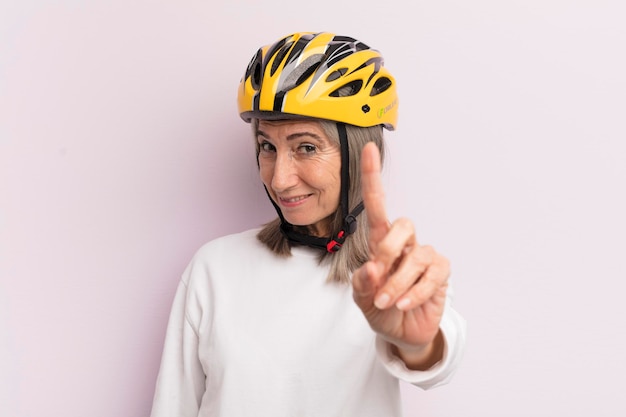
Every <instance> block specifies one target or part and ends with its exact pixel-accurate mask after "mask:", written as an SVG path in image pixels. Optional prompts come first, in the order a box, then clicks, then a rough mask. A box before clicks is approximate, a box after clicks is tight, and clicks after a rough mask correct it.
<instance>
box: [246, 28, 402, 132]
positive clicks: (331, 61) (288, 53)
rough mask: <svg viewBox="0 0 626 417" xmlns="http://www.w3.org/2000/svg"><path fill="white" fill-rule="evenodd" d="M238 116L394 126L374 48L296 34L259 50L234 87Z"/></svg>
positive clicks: (387, 77) (388, 84) (393, 99)
mask: <svg viewBox="0 0 626 417" xmlns="http://www.w3.org/2000/svg"><path fill="white" fill-rule="evenodd" d="M237 102H238V106H239V114H240V116H241V118H242V119H243V120H245V121H246V122H250V120H251V119H252V118H260V119H281V118H282V119H284V118H289V117H312V118H317V119H326V120H332V121H336V122H343V123H347V124H351V125H355V126H360V127H370V126H377V125H383V126H384V127H386V128H387V129H389V130H393V129H395V127H396V122H397V118H398V96H397V92H396V82H395V79H394V78H393V76H392V75H391V74H390V73H389V72H388V71H387V69H386V68H384V66H383V57H382V55H381V54H380V53H379V52H378V51H377V50H375V49H371V48H370V47H369V46H367V45H365V44H364V43H362V42H360V41H358V40H356V39H353V38H351V37H348V36H338V35H335V34H332V33H326V32H322V33H313V32H300V33H294V34H292V35H289V36H286V37H284V38H282V39H280V40H279V41H278V42H276V43H274V44H272V45H267V46H264V47H262V48H260V49H259V50H258V51H257V53H256V54H255V55H254V57H253V58H252V60H251V61H250V63H249V64H248V67H247V69H246V72H245V75H244V76H243V78H242V79H241V82H240V84H239V93H238V100H237Z"/></svg>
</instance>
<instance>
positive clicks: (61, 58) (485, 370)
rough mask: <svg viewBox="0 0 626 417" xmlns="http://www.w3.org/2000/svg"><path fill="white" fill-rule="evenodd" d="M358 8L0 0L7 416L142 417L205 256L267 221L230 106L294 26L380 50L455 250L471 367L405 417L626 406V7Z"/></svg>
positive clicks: (398, 145) (420, 175)
mask: <svg viewBox="0 0 626 417" xmlns="http://www.w3.org/2000/svg"><path fill="white" fill-rule="evenodd" d="M349 3H353V2H337V1H335V0H333V1H329V0H320V1H316V2H315V3H309V4H311V6H310V7H308V8H305V6H304V3H294V2H288V1H284V0H265V1H263V2H255V1H252V0H247V1H242V0H238V1H230V2H226V1H224V2H217V1H214V2H207V1H199V0H197V1H193V0H183V1H172V0H163V1H147V0H144V1H122V0H108V1H104V0H101V1H77V0H57V1H49V0H48V1H46V0H39V1H35V0H32V1H23V2H10V1H3V2H2V3H0V416H2V417H5V416H6V417H35V416H36V417H39V416H41V417H43V416H64V417H84V416H90V417H105V416H106V417H110V416H115V417H139V416H148V414H149V410H150V404H151V398H152V393H153V388H154V381H155V378H156V374H157V371H158V365H159V359H160V354H161V347H162V342H163V336H164V331H165V325H166V321H167V316H168V313H169V308H170V303H171V301H172V297H173V293H174V289H175V287H176V285H177V282H178V279H179V276H180V273H181V272H182V270H183V268H184V267H185V265H186V263H187V262H188V260H189V258H190V257H191V255H192V254H193V252H194V251H195V250H196V249H197V248H198V247H199V246H200V245H201V244H202V243H204V242H205V241H207V240H209V239H212V238H214V237H216V236H219V235H222V234H225V233H230V232H235V231H239V230H243V229H246V228H249V227H252V226H257V225H259V224H261V223H263V222H265V221H267V220H269V219H270V218H272V216H273V209H272V208H271V206H270V205H269V203H268V202H267V199H266V197H265V195H264V193H263V191H262V189H261V187H260V186H259V181H258V178H257V173H256V167H255V163H254V155H253V149H252V145H251V143H252V142H251V139H250V137H249V129H248V125H246V124H244V123H243V122H241V121H240V119H239V117H238V115H237V113H236V106H235V94H236V88H237V84H238V82H239V78H240V76H241V74H242V73H243V70H244V68H245V66H246V64H247V63H248V60H249V58H250V57H251V56H252V54H253V53H254V51H255V50H256V48H257V47H258V46H260V44H263V43H268V42H271V41H274V40H275V39H277V38H278V37H279V36H282V35H285V34H287V33H290V32H294V31H299V30H312V31H318V30H328V31H334V32H339V33H342V34H347V35H352V36H354V37H356V38H358V39H360V40H363V41H364V42H366V43H369V44H370V45H371V46H373V47H375V48H378V49H380V50H381V51H382V52H383V54H384V56H385V57H386V61H387V62H386V65H387V66H388V67H389V68H390V69H391V71H392V72H393V73H394V74H395V75H396V77H397V79H398V82H399V85H400V100H401V107H400V109H401V110H400V124H399V129H398V130H397V131H396V132H394V133H392V134H390V135H388V138H389V142H390V155H389V159H388V164H387V166H386V169H385V173H384V174H385V182H386V185H387V199H388V205H389V211H390V213H391V214H392V216H393V217H397V216H400V215H403V216H409V217H411V218H413V219H414V221H415V223H416V225H417V228H418V232H419V237H420V240H421V241H422V242H426V243H430V244H433V245H434V246H435V247H436V248H437V249H438V250H439V251H440V252H442V253H444V254H446V255H447V256H448V257H449V258H450V259H451V260H452V265H453V282H454V286H455V290H456V296H457V302H456V306H457V309H458V310H460V311H461V312H462V313H463V315H464V316H465V317H466V318H467V320H468V323H469V340H468V346H467V353H466V357H465V361H464V363H463V366H462V368H461V369H460V370H459V372H458V374H457V376H456V378H455V379H454V380H453V382H452V383H451V384H450V385H448V386H445V387H442V388H439V389H436V390H434V391H429V392H422V391H419V390H417V389H415V388H413V387H406V386H404V387H403V389H404V392H405V397H404V405H405V409H406V411H407V415H408V416H413V415H419V416H458V415H467V416H483V417H487V416H494V417H496V416H497V417H501V416H528V415H532V416H555V415H563V416H565V415H570V416H572V415H594V416H617V415H624V413H626V403H625V401H624V400H623V396H622V394H621V390H622V388H623V387H624V386H625V383H626V381H625V379H626V377H625V375H626V361H624V359H623V352H624V350H625V349H626V337H625V336H624V332H623V318H624V316H625V314H626V309H625V308H624V306H623V304H624V303H623V300H622V298H623V297H622V293H623V290H624V287H625V286H624V284H623V282H624V278H626V276H625V272H624V262H623V259H624V253H625V249H626V245H625V244H624V241H625V239H624V236H625V233H626V224H625V220H624V213H625V212H626V203H625V196H624V187H625V180H626V172H625V171H626V168H625V166H626V163H625V162H624V161H626V128H625V125H624V117H625V114H626V101H625V99H624V97H626V85H625V81H624V80H625V77H624V74H626V62H625V57H624V45H625V44H626V34H625V29H624V24H623V16H624V12H625V10H624V6H622V3H621V2H619V1H617V0H616V1H591V0H587V1H584V0H583V1H580V2H568V1H558V0H543V1H539V0H526V1H510V2H498V1H489V0H477V1H473V2H466V1H462V0H448V1H439V2H423V1H417V2H413V1H404V2H393V1H387V2H380V1H373V0H365V1H361V2H358V5H356V3H355V4H354V5H349ZM394 3H398V4H394Z"/></svg>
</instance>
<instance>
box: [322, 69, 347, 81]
mask: <svg viewBox="0 0 626 417" xmlns="http://www.w3.org/2000/svg"><path fill="white" fill-rule="evenodd" d="M346 72H348V68H339V69H338V70H335V71H333V72H331V73H330V75H329V76H328V77H326V82H327V83H329V82H332V81H335V80H337V79H339V78H341V77H343V75H344V74H345V73H346Z"/></svg>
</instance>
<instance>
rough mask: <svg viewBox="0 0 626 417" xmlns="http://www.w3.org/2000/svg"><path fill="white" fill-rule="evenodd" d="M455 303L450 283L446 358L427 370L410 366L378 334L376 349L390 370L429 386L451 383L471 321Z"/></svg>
mask: <svg viewBox="0 0 626 417" xmlns="http://www.w3.org/2000/svg"><path fill="white" fill-rule="evenodd" d="M451 303H452V287H451V286H450V287H449V288H448V297H447V299H446V306H445V309H444V313H443V316H442V318H441V322H440V324H439V328H440V329H441V333H442V334H443V338H444V343H445V345H444V352H443V359H442V360H441V361H439V362H438V363H437V364H435V365H434V366H433V367H432V368H430V369H428V370H426V371H414V370H411V369H409V368H407V367H406V365H405V364H404V362H403V361H402V359H400V358H399V357H397V356H396V355H394V354H393V353H392V351H391V345H390V344H389V343H388V342H386V341H385V340H384V339H382V338H381V337H379V336H376V353H377V355H378V358H379V359H380V361H381V362H382V364H383V366H384V367H385V368H386V369H387V371H388V372H389V373H390V374H392V375H393V376H395V377H396V378H398V379H400V380H402V381H405V382H408V383H411V384H413V385H416V386H418V387H420V388H422V389H425V390H426V389H430V388H434V387H437V386H440V385H444V384H447V383H448V382H449V381H450V380H451V379H452V376H453V375H454V373H455V371H456V370H457V368H458V366H459V364H460V362H461V359H462V357H463V351H464V348H465V337H466V332H467V324H466V322H465V319H464V318H463V317H462V316H461V315H460V314H459V313H458V312H457V311H456V310H454V309H453V308H452V306H451Z"/></svg>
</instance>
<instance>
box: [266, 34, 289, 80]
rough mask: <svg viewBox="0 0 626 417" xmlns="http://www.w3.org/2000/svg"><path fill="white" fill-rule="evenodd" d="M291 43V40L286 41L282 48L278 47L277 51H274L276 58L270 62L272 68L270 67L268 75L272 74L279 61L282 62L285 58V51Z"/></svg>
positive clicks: (287, 50)
mask: <svg viewBox="0 0 626 417" xmlns="http://www.w3.org/2000/svg"><path fill="white" fill-rule="evenodd" d="M292 45H293V42H287V43H286V44H285V45H283V47H282V48H280V50H279V51H278V53H276V58H274V61H273V62H272V68H271V69H270V75H272V76H273V75H274V73H275V72H276V70H277V69H278V67H279V66H280V64H281V62H283V59H285V57H286V56H287V52H289V49H291V46H292Z"/></svg>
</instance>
